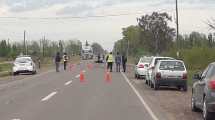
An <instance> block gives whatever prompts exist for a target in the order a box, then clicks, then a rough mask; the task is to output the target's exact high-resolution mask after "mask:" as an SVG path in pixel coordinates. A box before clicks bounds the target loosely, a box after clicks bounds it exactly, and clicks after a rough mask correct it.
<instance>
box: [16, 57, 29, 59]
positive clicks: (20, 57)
mask: <svg viewBox="0 0 215 120" xmlns="http://www.w3.org/2000/svg"><path fill="white" fill-rule="evenodd" d="M17 58H28V59H32V58H31V57H26V56H19V57H17ZM17 58H16V59H17Z"/></svg>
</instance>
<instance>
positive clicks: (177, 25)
mask: <svg viewBox="0 0 215 120" xmlns="http://www.w3.org/2000/svg"><path fill="white" fill-rule="evenodd" d="M175 2H176V4H175V5H176V6H175V7H176V30H177V33H176V43H177V44H178V36H179V22H178V0H175ZM177 47H178V45H177Z"/></svg>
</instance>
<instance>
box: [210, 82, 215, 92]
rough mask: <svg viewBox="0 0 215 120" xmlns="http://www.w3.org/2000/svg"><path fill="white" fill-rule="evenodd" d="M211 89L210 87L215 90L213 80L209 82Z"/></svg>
mask: <svg viewBox="0 0 215 120" xmlns="http://www.w3.org/2000/svg"><path fill="white" fill-rule="evenodd" d="M209 87H210V88H211V89H213V90H215V80H211V81H210V82H209Z"/></svg>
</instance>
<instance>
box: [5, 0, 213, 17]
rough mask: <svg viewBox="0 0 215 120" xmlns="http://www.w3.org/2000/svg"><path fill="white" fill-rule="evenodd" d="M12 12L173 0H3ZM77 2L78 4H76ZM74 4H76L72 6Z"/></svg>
mask: <svg viewBox="0 0 215 120" xmlns="http://www.w3.org/2000/svg"><path fill="white" fill-rule="evenodd" d="M3 1H4V2H5V4H6V5H7V6H9V11H10V12H12V13H17V12H26V11H32V10H38V9H47V8H49V7H52V6H54V5H58V4H63V5H65V6H64V8H62V9H60V10H59V11H58V12H57V13H56V14H57V15H64V14H74V13H75V14H78V13H84V12H90V11H91V12H92V11H93V10H95V9H97V8H101V7H112V6H117V5H123V4H142V5H143V6H148V7H162V6H164V7H165V6H174V4H175V0H3ZM178 2H179V4H180V5H181V6H186V7H195V8H207V7H214V5H215V0H204V1H203V0H179V1H178ZM76 3H78V4H76ZM74 5H76V6H74Z"/></svg>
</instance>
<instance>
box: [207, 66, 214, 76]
mask: <svg viewBox="0 0 215 120" xmlns="http://www.w3.org/2000/svg"><path fill="white" fill-rule="evenodd" d="M214 72H215V67H214V65H211V67H210V68H209V69H208V72H207V75H206V78H211V77H213V76H214V74H215V73H214Z"/></svg>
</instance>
